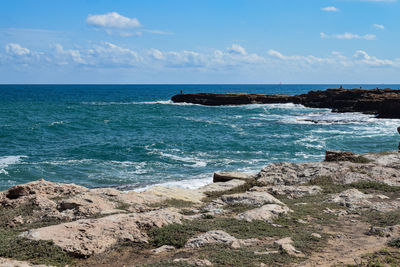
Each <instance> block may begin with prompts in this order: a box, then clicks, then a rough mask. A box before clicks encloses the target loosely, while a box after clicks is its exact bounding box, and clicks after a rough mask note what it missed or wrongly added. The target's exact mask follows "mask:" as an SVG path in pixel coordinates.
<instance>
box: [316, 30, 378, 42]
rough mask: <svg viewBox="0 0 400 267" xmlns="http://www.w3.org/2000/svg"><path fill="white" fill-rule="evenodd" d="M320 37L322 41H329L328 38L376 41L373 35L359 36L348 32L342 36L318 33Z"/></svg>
mask: <svg viewBox="0 0 400 267" xmlns="http://www.w3.org/2000/svg"><path fill="white" fill-rule="evenodd" d="M320 36H321V38H322V39H329V38H334V39H346V40H351V39H364V40H368V41H372V40H375V39H376V35H375V34H365V35H359V34H354V33H350V32H346V33H343V34H326V33H324V32H321V33H320Z"/></svg>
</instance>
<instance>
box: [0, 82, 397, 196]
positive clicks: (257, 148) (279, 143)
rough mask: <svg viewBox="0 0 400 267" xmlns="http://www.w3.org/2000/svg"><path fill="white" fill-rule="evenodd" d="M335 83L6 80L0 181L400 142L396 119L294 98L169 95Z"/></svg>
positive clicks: (131, 178)
mask: <svg viewBox="0 0 400 267" xmlns="http://www.w3.org/2000/svg"><path fill="white" fill-rule="evenodd" d="M359 86H360V85H352V86H346V85H344V87H359ZM330 87H338V85H0V190H2V189H6V188H8V187H10V186H12V185H15V184H20V183H25V182H28V181H32V180H36V179H40V178H44V179H47V180H51V181H59V182H67V183H70V182H71V183H77V184H81V185H84V186H89V187H104V186H120V187H121V188H124V189H134V188H144V187H146V186H150V185H154V184H169V185H178V186H184V187H197V186H200V185H203V184H205V183H209V182H210V181H211V179H212V173H213V172H214V171H221V170H228V171H229V170H238V171H254V172H255V171H259V170H260V169H261V168H262V167H263V166H265V165H266V164H268V163H270V162H277V161H318V160H321V159H322V158H323V156H324V151H325V150H326V149H341V150H350V151H355V152H369V151H385V150H395V149H397V144H398V141H399V136H398V134H397V131H396V128H397V127H398V126H400V120H389V119H376V118H374V117H373V116H369V115H363V114H358V113H346V114H337V113H331V112H330V110H328V109H310V108H305V107H303V106H300V105H293V104H281V105H248V106H225V107H206V106H199V105H190V104H173V103H171V102H170V101H169V99H170V98H171V96H172V95H174V94H177V93H179V92H180V90H183V92H184V93H194V92H219V93H223V92H248V93H265V94H273V93H288V94H299V93H305V92H308V91H310V90H323V89H326V88H330ZM363 87H364V88H375V87H381V88H382V87H383V86H382V85H363ZM385 87H391V88H400V86H399V85H386V86H385Z"/></svg>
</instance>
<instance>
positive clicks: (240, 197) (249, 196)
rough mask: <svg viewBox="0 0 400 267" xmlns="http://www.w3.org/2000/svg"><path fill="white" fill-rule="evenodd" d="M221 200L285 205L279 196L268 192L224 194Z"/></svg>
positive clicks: (258, 204) (250, 203)
mask: <svg viewBox="0 0 400 267" xmlns="http://www.w3.org/2000/svg"><path fill="white" fill-rule="evenodd" d="M221 200H222V201H223V202H225V203H226V204H243V205H252V206H262V205H265V204H278V205H284V204H283V203H282V202H281V201H279V200H278V199H277V198H275V197H273V196H272V195H271V194H269V193H267V192H257V191H247V192H244V193H239V194H232V195H223V196H222V197H221Z"/></svg>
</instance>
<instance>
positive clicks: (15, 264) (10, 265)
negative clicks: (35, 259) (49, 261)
mask: <svg viewBox="0 0 400 267" xmlns="http://www.w3.org/2000/svg"><path fill="white" fill-rule="evenodd" d="M0 266H1V267H51V266H50V265H42V264H40V265H35V264H31V263H29V262H26V261H17V260H13V259H7V258H1V257H0Z"/></svg>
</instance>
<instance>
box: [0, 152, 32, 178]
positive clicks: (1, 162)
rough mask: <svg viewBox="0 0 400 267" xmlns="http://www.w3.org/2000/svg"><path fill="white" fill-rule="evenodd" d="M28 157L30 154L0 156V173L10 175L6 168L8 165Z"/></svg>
mask: <svg viewBox="0 0 400 267" xmlns="http://www.w3.org/2000/svg"><path fill="white" fill-rule="evenodd" d="M27 157H28V156H24V155H18V156H4V157H0V174H5V175H8V171H7V170H6V168H7V167H8V166H10V165H13V164H18V163H20V162H21V161H22V159H24V158H27Z"/></svg>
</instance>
